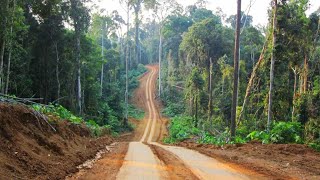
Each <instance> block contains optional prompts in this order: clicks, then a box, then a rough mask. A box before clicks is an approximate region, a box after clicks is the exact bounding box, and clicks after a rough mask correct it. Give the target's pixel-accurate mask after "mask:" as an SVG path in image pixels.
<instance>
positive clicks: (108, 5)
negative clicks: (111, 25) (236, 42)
mask: <svg viewBox="0 0 320 180" xmlns="http://www.w3.org/2000/svg"><path fill="white" fill-rule="evenodd" d="M196 1H197V0H177V2H178V3H179V4H181V5H183V6H184V7H186V6H188V5H192V4H194V3H195V2H196ZM251 1H252V7H251V9H250V11H249V15H251V16H253V25H262V26H266V25H267V23H268V15H267V11H268V8H269V6H270V0H242V10H243V11H246V10H247V9H248V7H249V4H250V2H251ZM207 2H208V5H207V9H210V10H212V11H213V12H215V11H216V10H217V8H218V7H219V8H221V9H222V11H223V13H224V14H226V15H227V17H228V16H230V15H233V14H236V8H237V3H236V0H207ZM95 3H96V4H97V5H98V6H99V7H100V8H103V9H106V11H107V12H109V13H110V12H112V11H113V10H118V12H119V13H120V15H121V16H123V19H126V18H125V17H126V13H125V11H124V9H123V7H122V6H121V5H120V4H119V0H96V2H95ZM319 7H320V0H310V8H309V10H308V11H307V15H310V14H311V13H312V12H314V11H316V10H317V9H318V8H319Z"/></svg>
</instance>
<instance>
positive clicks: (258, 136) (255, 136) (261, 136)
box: [246, 131, 270, 144]
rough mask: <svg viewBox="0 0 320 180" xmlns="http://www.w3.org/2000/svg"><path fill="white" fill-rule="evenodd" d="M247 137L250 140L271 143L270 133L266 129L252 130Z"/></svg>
mask: <svg viewBox="0 0 320 180" xmlns="http://www.w3.org/2000/svg"><path fill="white" fill-rule="evenodd" d="M246 138H247V139H249V140H250V141H254V140H258V141H261V142H262V143H263V144H268V143H270V135H269V134H268V133H267V132H266V131H252V132H251V133H250V134H248V135H247V137H246Z"/></svg>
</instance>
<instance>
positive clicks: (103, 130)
mask: <svg viewBox="0 0 320 180" xmlns="http://www.w3.org/2000/svg"><path fill="white" fill-rule="evenodd" d="M31 107H32V108H33V109H34V110H36V111H38V112H40V113H43V114H46V115H53V116H54V117H55V118H58V119H59V120H67V121H69V122H71V123H73V124H83V123H84V124H85V125H86V126H87V127H88V128H89V129H90V131H91V133H92V136H96V137H99V136H103V135H106V134H111V132H112V129H113V126H114V124H112V123H111V124H112V125H113V126H112V125H104V126H99V125H98V124H97V122H96V121H94V120H87V121H84V119H83V118H81V117H78V116H75V115H74V114H72V113H71V112H70V111H69V110H67V109H66V108H64V107H63V106H61V105H53V104H50V105H47V106H44V105H40V104H34V105H32V106H31ZM114 121H115V120H114Z"/></svg>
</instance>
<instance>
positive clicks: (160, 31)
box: [159, 25, 162, 97]
mask: <svg viewBox="0 0 320 180" xmlns="http://www.w3.org/2000/svg"><path fill="white" fill-rule="evenodd" d="M161 28H162V27H161V25H160V30H159V37H160V38H159V97H160V96H161V83H162V82H161V61H162V30H161Z"/></svg>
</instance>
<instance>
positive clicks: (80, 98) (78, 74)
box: [76, 32, 82, 115]
mask: <svg viewBox="0 0 320 180" xmlns="http://www.w3.org/2000/svg"><path fill="white" fill-rule="evenodd" d="M76 43H77V44H76V62H77V66H78V69H77V105H78V107H77V108H78V113H79V114H80V115H81V114H82V91H81V60H80V33H79V32H76Z"/></svg>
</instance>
